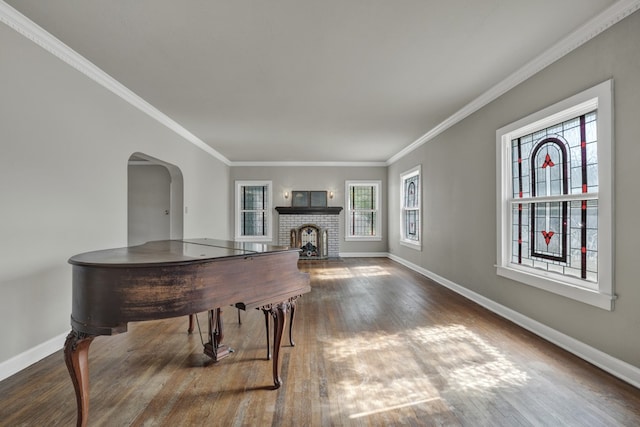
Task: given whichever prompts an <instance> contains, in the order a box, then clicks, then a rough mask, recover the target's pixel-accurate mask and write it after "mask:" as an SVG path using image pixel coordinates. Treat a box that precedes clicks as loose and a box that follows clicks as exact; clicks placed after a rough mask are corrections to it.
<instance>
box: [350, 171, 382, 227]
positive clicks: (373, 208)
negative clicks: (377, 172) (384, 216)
mask: <svg viewBox="0 0 640 427" xmlns="http://www.w3.org/2000/svg"><path fill="white" fill-rule="evenodd" d="M345 187H346V188H345V190H346V192H345V194H346V196H347V200H346V203H345V204H346V206H347V212H346V215H345V217H346V218H345V219H346V224H345V231H346V233H345V240H381V239H382V236H381V235H380V223H381V218H380V181H347V182H346V186H345Z"/></svg>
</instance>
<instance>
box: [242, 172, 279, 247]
mask: <svg viewBox="0 0 640 427" xmlns="http://www.w3.org/2000/svg"><path fill="white" fill-rule="evenodd" d="M271 195H272V192H271V181H236V234H235V239H236V240H239V241H248V242H267V241H271V228H272V226H271V222H272V221H271V216H272V214H271V203H272V202H271V198H272V197H271Z"/></svg>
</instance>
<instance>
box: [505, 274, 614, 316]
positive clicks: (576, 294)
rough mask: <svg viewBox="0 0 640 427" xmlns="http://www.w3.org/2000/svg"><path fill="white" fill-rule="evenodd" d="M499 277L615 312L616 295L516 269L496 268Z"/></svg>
mask: <svg viewBox="0 0 640 427" xmlns="http://www.w3.org/2000/svg"><path fill="white" fill-rule="evenodd" d="M496 273H497V274H498V276H502V277H506V278H508V279H511V280H515V281H517V282H520V283H524V284H526V285H529V286H533V287H535V288H538V289H543V290H545V291H548V292H551V293H554V294H556V295H561V296H563V297H566V298H570V299H573V300H575V301H579V302H582V303H584V304H589V305H592V306H594V307H598V308H601V309H603V310H607V311H613V302H614V301H615V299H616V296H615V295H608V294H604V293H601V292H599V291H597V290H593V289H587V288H582V287H579V286H575V285H571V284H567V283H564V282H561V281H559V280H554V279H552V278H547V277H542V276H539V275H536V274H531V273H528V272H525V271H521V270H517V269H515V268H509V267H503V266H496Z"/></svg>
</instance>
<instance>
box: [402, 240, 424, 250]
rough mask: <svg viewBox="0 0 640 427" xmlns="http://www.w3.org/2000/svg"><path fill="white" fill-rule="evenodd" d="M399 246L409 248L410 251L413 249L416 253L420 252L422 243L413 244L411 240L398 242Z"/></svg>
mask: <svg viewBox="0 0 640 427" xmlns="http://www.w3.org/2000/svg"><path fill="white" fill-rule="evenodd" d="M400 244H401V245H402V246H406V247H407V248H411V249H414V250H416V251H421V250H422V243H420V242H413V241H411V240H400Z"/></svg>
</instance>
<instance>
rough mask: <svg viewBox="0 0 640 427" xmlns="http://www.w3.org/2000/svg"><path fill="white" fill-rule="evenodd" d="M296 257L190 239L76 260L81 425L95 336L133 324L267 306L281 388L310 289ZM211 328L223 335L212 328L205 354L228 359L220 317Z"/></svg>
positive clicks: (70, 354)
mask: <svg viewBox="0 0 640 427" xmlns="http://www.w3.org/2000/svg"><path fill="white" fill-rule="evenodd" d="M298 256H299V250H298V249H289V248H287V247H280V246H270V245H265V244H260V243H242V242H230V241H224V240H215V239H188V240H162V241H154V242H149V243H146V244H144V245H140V246H132V247H126V248H118V249H107V250H102V251H95V252H87V253H83V254H79V255H75V256H73V257H71V258H70V259H69V263H70V264H72V268H73V295H72V311H71V327H72V330H71V332H70V333H69V335H68V336H67V339H66V341H65V345H64V355H65V361H66V364H67V368H68V369H69V374H70V375H71V380H72V382H73V386H74V388H75V392H76V401H77V405H78V420H77V425H78V426H84V425H86V423H87V418H88V414H89V362H88V356H89V346H90V344H91V342H92V340H93V339H94V338H95V337H96V336H99V335H113V334H118V333H122V332H126V331H127V323H128V322H137V321H144V320H154V319H164V318H169V317H177V316H187V315H192V314H194V313H199V312H203V311H210V312H213V310H215V309H217V308H219V307H225V306H228V305H236V306H237V307H257V308H261V309H262V310H263V311H264V312H265V316H266V315H267V313H268V314H270V315H271V316H272V317H273V319H274V339H273V381H274V388H278V387H280V385H281V384H282V380H281V379H280V376H279V349H280V342H281V339H282V332H283V329H284V324H285V314H286V312H287V311H289V310H293V309H294V308H295V300H296V299H297V298H298V297H299V296H301V295H302V294H304V293H306V292H309V291H310V290H311V287H310V286H309V275H308V274H307V273H302V272H300V271H299V270H298V265H297V261H298ZM266 318H267V319H268V316H266ZM210 319H211V316H210ZM209 327H210V328H216V327H220V330H215V331H213V330H212V329H210V331H209V335H210V337H211V341H210V342H209V343H208V344H209V346H210V347H209V349H208V350H207V345H205V353H207V354H209V355H210V356H212V357H214V358H216V357H218V358H219V357H221V356H222V355H223V354H222V353H224V355H226V354H227V353H228V352H227V351H224V352H222V350H226V349H225V348H224V345H223V344H222V343H221V340H222V331H221V324H220V325H216V322H215V316H214V317H213V320H212V321H210V322H209ZM218 350H221V352H218ZM211 353H213V354H211Z"/></svg>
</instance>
